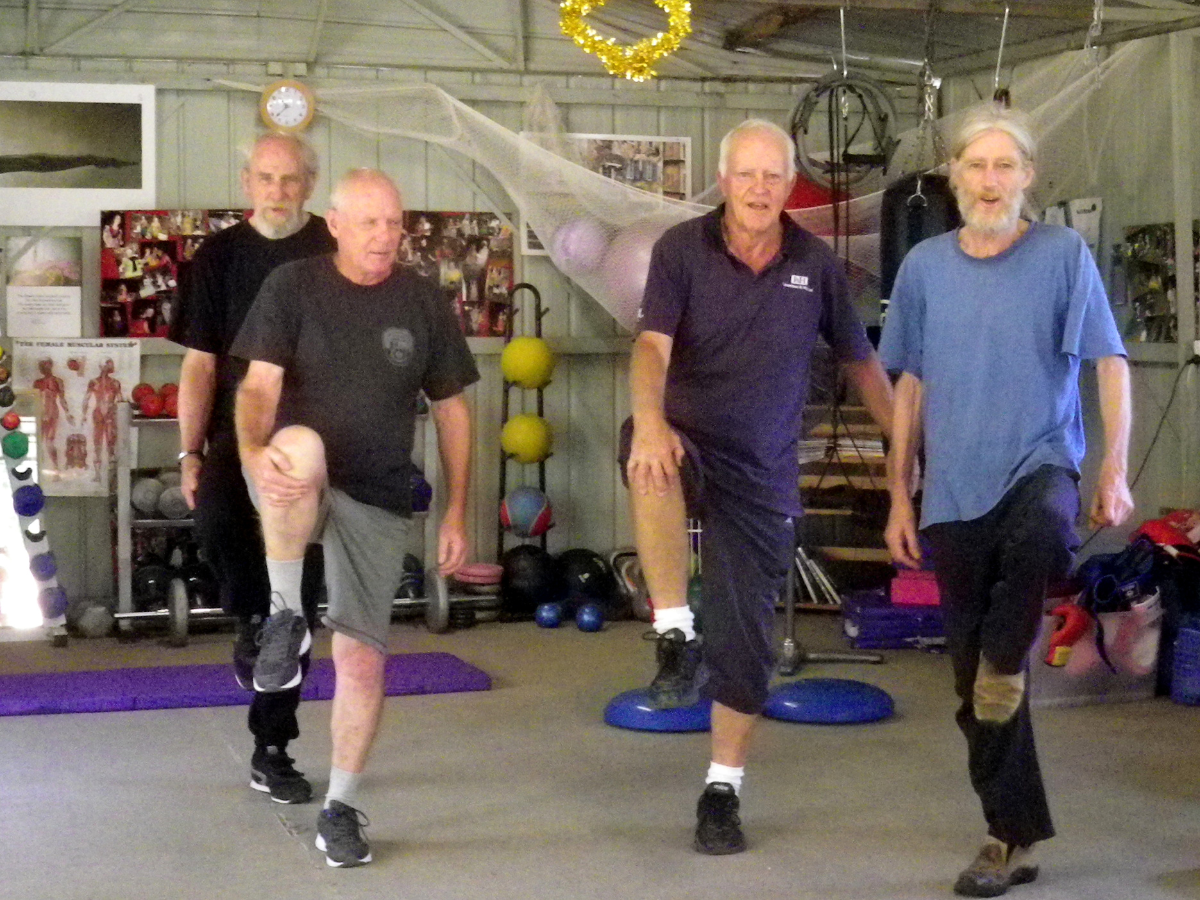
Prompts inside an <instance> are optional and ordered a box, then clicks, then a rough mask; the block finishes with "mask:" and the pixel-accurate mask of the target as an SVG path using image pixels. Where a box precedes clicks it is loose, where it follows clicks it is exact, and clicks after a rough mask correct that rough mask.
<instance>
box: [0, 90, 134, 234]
mask: <svg viewBox="0 0 1200 900" xmlns="http://www.w3.org/2000/svg"><path fill="white" fill-rule="evenodd" d="M154 129H155V115H154V86H153V85H148V84H57V83H42V82H27V81H0V135H2V136H3V137H2V139H0V226H3V225H95V224H96V217H97V216H98V215H99V214H100V211H101V210H104V209H123V208H126V209H127V208H131V207H135V208H136V207H141V208H146V207H152V206H154V190H155V165H154V162H155V145H154Z"/></svg>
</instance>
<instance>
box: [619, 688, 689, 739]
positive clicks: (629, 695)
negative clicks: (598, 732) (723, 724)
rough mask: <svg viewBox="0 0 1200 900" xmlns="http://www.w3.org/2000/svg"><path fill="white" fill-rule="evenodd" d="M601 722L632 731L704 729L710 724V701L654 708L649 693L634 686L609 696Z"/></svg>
mask: <svg viewBox="0 0 1200 900" xmlns="http://www.w3.org/2000/svg"><path fill="white" fill-rule="evenodd" d="M604 722H605V724H607V725H612V726H613V727H614V728H628V729H631V730H633V731H662V732H671V731H678V732H682V731H708V730H709V729H710V728H711V727H712V701H711V700H704V699H702V700H700V701H699V702H698V703H694V704H692V705H691V706H681V707H678V708H676V709H658V708H657V707H655V706H653V705H652V704H651V703H650V700H649V692H648V691H647V690H646V689H645V688H638V689H637V690H633V691H625V693H623V694H618V695H617V696H615V697H613V698H612V700H610V701H609V703H608V706H607V707H605V709H604Z"/></svg>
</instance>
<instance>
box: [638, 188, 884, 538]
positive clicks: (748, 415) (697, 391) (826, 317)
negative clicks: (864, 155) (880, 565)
mask: <svg viewBox="0 0 1200 900" xmlns="http://www.w3.org/2000/svg"><path fill="white" fill-rule="evenodd" d="M723 214H724V206H721V207H718V208H717V209H715V210H713V211H712V212H710V213H706V214H705V215H703V216H700V217H698V218H695V219H690V220H689V221H687V222H683V223H681V224H680V225H676V226H675V227H674V228H672V229H670V230H669V231H668V232H667V233H666V234H664V235H663V236H662V237H661V238H660V239H659V240H658V243H656V244H655V245H654V252H653V254H652V257H651V261H650V274H649V277H648V278H647V280H646V291H645V295H644V297H643V300H642V308H641V311H640V312H639V314H638V318H639V321H638V330H639V331H654V332H659V333H661V334H666V335H669V336H671V337H672V338H673V341H674V342H673V344H672V349H671V363H670V366H669V367H668V369H667V384H666V392H665V396H664V405H665V411H666V416H667V421H669V422H670V423H671V425H672V426H673V427H674V428H676V429H678V430H679V431H682V432H683V433H684V434H686V435H687V436H688V437H689V438H691V440H692V442H693V443H695V444H696V446H697V448H698V449H699V450H700V454H701V465H702V466H703V468H704V474H705V478H706V481H707V483H708V485H709V486H711V488H713V489H717V490H722V491H727V492H731V493H733V494H734V495H735V496H738V497H741V498H744V499H745V500H747V501H748V502H752V503H757V504H761V505H763V506H765V507H767V508H768V509H773V510H777V511H779V512H783V513H785V514H787V515H799V514H800V512H801V511H802V509H801V506H800V496H799V473H800V470H799V453H798V442H799V439H800V429H801V425H802V416H803V413H804V404H805V402H806V400H807V397H808V382H809V370H810V368H811V362H812V351H813V347H814V345H815V344H816V342H817V339H818V337H823V338H824V339H825V340H826V341H827V342H828V343H829V344H830V346H831V347H832V348H833V350H834V353H835V355H836V356H837V358H838V359H839V360H859V359H865V358H866V357H868V356H869V355H870V353H871V351H872V347H871V344H870V342H869V341H868V340H867V336H866V332H865V331H864V330H863V327H862V323H861V322H860V321H859V319H858V315H857V314H856V313H855V311H854V307H853V305H852V304H851V302H850V299H849V296H848V290H847V285H846V277H845V273H844V272H843V270H842V264H841V262H840V261H839V260H838V258H837V257H836V256H835V255H834V254H833V252H832V251H831V250H830V249H829V247H828V246H826V244H825V243H823V242H822V241H821V240H820V239H819V238H816V237H814V236H813V235H811V234H809V233H808V232H807V231H805V230H803V229H802V228H800V227H799V226H798V225H796V223H795V222H793V221H792V220H791V219H790V218H788V217H787V216H784V217H783V218H782V221H783V227H784V233H783V245H782V247H781V250H780V253H779V255H778V256H777V257H776V258H775V260H774V261H772V263H771V264H770V265H768V266H767V268H766V269H764V270H763V271H762V272H759V273H758V274H755V273H754V271H753V270H751V269H750V267H749V266H747V265H746V264H745V263H743V262H742V261H741V260H739V259H737V258H736V257H735V256H733V255H732V254H731V253H729V252H728V250H727V248H726V246H725V239H724V237H723V236H722V234H721V216H722V215H723Z"/></svg>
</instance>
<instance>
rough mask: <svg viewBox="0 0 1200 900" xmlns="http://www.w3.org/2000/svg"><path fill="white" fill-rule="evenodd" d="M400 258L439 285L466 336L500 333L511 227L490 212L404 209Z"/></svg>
mask: <svg viewBox="0 0 1200 900" xmlns="http://www.w3.org/2000/svg"><path fill="white" fill-rule="evenodd" d="M404 232H405V233H404V242H403V243H402V244H401V247H400V261H401V262H402V263H404V264H405V265H408V266H412V267H413V268H414V269H416V271H417V272H419V273H420V274H422V275H424V276H425V277H427V278H432V279H433V280H434V281H436V282H437V283H438V284H439V285H441V288H442V293H443V294H444V295H445V297H446V300H447V301H448V302H449V303H450V304H451V305H452V306H453V308H454V311H455V312H456V313H457V314H458V318H459V324H460V325H461V326H462V330H463V334H465V335H467V337H503V336H504V334H505V333H506V332H507V330H508V328H509V323H510V321H511V319H512V303H511V300H510V297H509V291H511V290H512V286H513V233H512V229H511V228H510V227H509V226H508V225H507V224H506V223H505V222H504V220H503V219H501V218H500V217H499V216H498V215H496V214H495V213H488V212H434V211H429V210H405V211H404Z"/></svg>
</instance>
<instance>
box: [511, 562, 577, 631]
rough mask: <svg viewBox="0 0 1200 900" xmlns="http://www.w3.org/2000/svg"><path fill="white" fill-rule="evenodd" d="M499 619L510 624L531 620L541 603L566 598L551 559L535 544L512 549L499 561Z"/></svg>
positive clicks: (554, 601) (556, 567)
mask: <svg viewBox="0 0 1200 900" xmlns="http://www.w3.org/2000/svg"><path fill="white" fill-rule="evenodd" d="M500 565H501V566H502V567H503V572H502V573H501V575H500V617H501V618H502V619H505V620H508V621H513V620H517V619H532V618H533V614H534V613H535V612H536V611H537V608H538V606H539V605H540V604H542V603H556V602H558V601H560V600H562V598H563V596H564V595H565V593H566V592H565V591H564V590H563V584H562V578H561V577H560V575H559V571H558V566H557V565H556V564H555V562H554V557H552V556H551V555H550V554H549V553H547V552H546V551H545V550H543V549H542V548H541V547H539V546H537V545H536V544H522V545H521V546H519V547H513V548H512V549H511V550H508V551H506V552H505V553H504V555H503V556H502V557H500Z"/></svg>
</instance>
